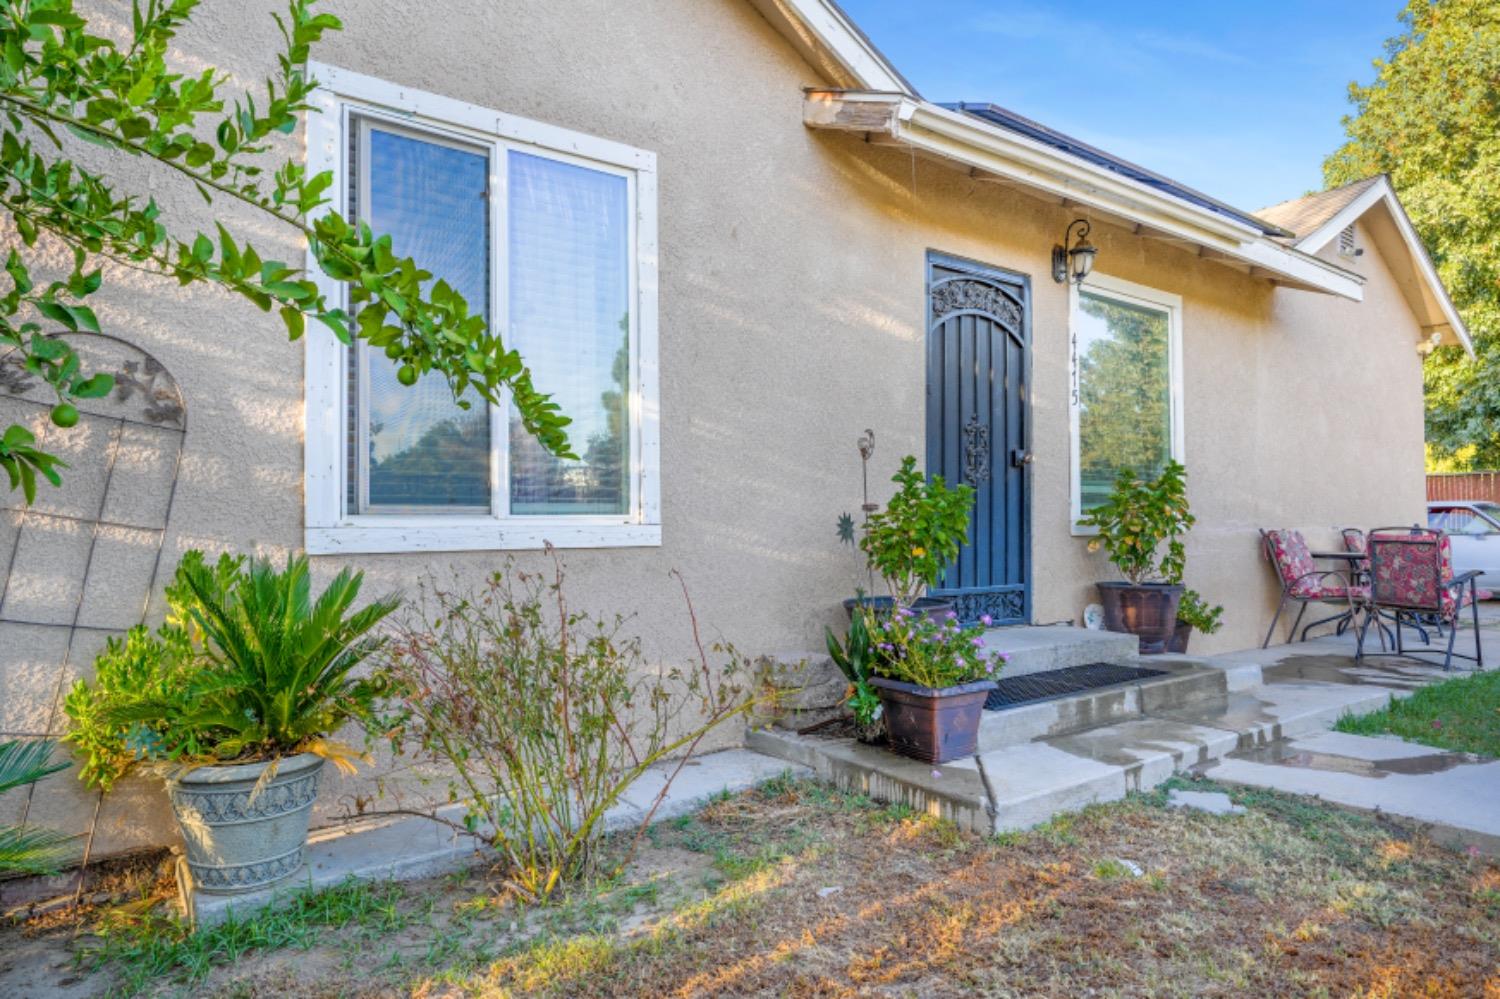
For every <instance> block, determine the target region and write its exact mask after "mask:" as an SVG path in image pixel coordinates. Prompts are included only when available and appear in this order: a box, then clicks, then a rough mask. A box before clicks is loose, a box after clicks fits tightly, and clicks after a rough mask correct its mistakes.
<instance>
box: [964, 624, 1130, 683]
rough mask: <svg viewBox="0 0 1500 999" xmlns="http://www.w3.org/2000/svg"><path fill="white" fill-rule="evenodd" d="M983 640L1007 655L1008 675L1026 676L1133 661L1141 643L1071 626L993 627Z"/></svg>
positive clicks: (1113, 633) (1124, 637)
mask: <svg viewBox="0 0 1500 999" xmlns="http://www.w3.org/2000/svg"><path fill="white" fill-rule="evenodd" d="M984 640H985V644H986V645H987V647H988V648H990V649H999V650H1000V651H1001V652H1004V653H1005V655H1006V663H1005V675H1006V676H1025V675H1027V674H1028V673H1040V672H1043V671H1044V670H1049V669H1062V668H1064V667H1066V666H1082V665H1083V664H1084V663H1120V662H1134V661H1135V660H1136V659H1137V658H1138V657H1139V655H1140V642H1139V640H1138V639H1137V638H1136V637H1135V636H1134V635H1122V634H1119V633H1118V632H1113V631H1091V630H1089V629H1088V628H1075V627H1072V626H1071V625H1015V626H1012V627H1006V628H991V629H990V630H989V631H986V632H985V633H984Z"/></svg>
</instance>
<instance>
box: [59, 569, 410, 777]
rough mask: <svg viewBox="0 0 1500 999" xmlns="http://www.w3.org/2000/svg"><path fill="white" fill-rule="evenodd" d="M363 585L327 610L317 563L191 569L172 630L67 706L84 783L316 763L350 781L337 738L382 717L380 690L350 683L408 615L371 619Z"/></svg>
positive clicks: (329, 599) (372, 684) (374, 606)
mask: <svg viewBox="0 0 1500 999" xmlns="http://www.w3.org/2000/svg"><path fill="white" fill-rule="evenodd" d="M362 581H363V573H354V574H351V573H350V572H349V571H348V570H345V571H343V572H340V573H339V574H338V575H337V576H336V577H334V579H333V581H332V582H331V583H329V585H328V587H327V588H326V589H324V590H323V592H322V593H321V594H319V595H318V596H317V598H316V599H314V598H313V595H312V580H311V571H310V569H309V566H308V561H307V557H306V556H298V557H293V558H289V559H288V560H287V563H286V568H285V569H284V570H280V571H278V570H277V569H276V568H275V567H274V566H273V565H271V563H270V562H268V561H263V560H252V561H250V562H249V564H248V566H247V565H246V560H245V559H244V558H243V557H239V558H236V557H231V556H229V555H223V556H221V557H220V558H219V560H218V562H217V563H216V564H215V565H213V566H212V567H210V566H209V565H208V564H207V563H206V562H205V560H204V557H203V553H202V552H199V551H190V552H188V553H187V554H186V555H184V556H183V559H182V562H181V563H180V564H179V565H178V567H177V573H176V576H175V578H174V579H173V582H172V583H171V585H169V586H168V587H167V590H166V595H167V605H168V608H169V614H168V617H167V621H166V623H164V624H163V625H162V626H161V627H160V628H158V629H156V631H155V632H154V633H153V632H150V631H148V630H147V629H146V628H145V627H144V626H138V627H136V628H133V629H131V631H130V632H129V633H128V634H127V635H126V636H125V638H124V639H123V640H121V639H111V640H110V641H109V643H108V645H107V647H106V648H105V651H104V652H103V653H102V654H101V655H100V656H99V658H98V660H97V661H96V662H95V678H94V680H93V682H92V683H90V682H85V681H83V680H80V681H78V682H77V683H76V684H74V686H73V689H72V690H71V691H69V692H68V696H67V698H66V700H65V701H64V710H65V711H66V712H67V715H68V717H69V718H70V719H71V720H72V723H73V725H72V729H71V731H69V733H68V734H67V736H66V737H65V740H66V741H67V742H68V743H69V744H71V745H72V746H73V747H74V749H75V750H77V751H78V752H79V753H80V754H81V755H82V756H83V758H84V763H83V768H82V770H81V772H80V777H81V778H82V779H83V780H84V781H86V782H88V783H89V784H92V785H97V786H99V787H101V788H104V789H105V790H108V789H109V788H110V787H111V786H112V785H113V784H114V782H115V781H116V780H118V779H119V778H120V777H121V776H122V775H123V774H124V773H125V772H126V771H127V770H128V769H129V768H130V767H131V766H133V765H134V764H136V763H137V762H140V761H156V762H170V763H228V762H250V761H256V760H270V759H276V758H278V757H281V756H285V755H289V754H292V753H299V752H314V753H318V754H320V755H323V756H326V757H328V758H330V759H332V760H333V761H334V762H335V763H337V764H339V765H340V766H344V767H352V764H350V763H349V758H350V757H351V756H353V755H355V751H353V750H351V749H349V747H345V746H340V745H337V744H335V743H332V742H330V741H329V740H328V739H327V738H326V737H327V736H328V735H329V734H331V733H332V732H334V731H335V730H337V729H338V728H340V727H341V726H342V725H343V724H344V723H345V722H347V721H350V720H362V719H366V718H368V717H370V715H371V711H372V706H373V702H374V699H375V698H376V696H377V695H378V694H379V693H380V689H381V688H380V685H379V683H378V682H377V681H374V680H371V679H356V678H354V677H352V676H351V673H352V671H353V670H354V668H355V667H356V666H358V665H359V664H360V663H361V662H363V661H364V660H365V659H367V658H368V657H369V656H370V655H371V653H373V652H374V651H375V650H376V649H378V648H379V647H380V645H381V642H382V640H381V639H380V638H379V637H376V636H373V635H371V634H370V632H371V631H372V630H373V629H374V627H375V626H376V624H378V623H379V622H380V621H381V619H383V618H384V617H386V615H388V614H390V613H391V612H392V611H393V610H395V609H396V607H397V606H398V605H399V600H398V599H396V598H392V597H387V598H385V599H382V600H377V601H375V602H374V603H371V604H369V605H368V606H366V607H363V608H361V609H359V610H354V609H353V607H354V603H355V601H356V599H357V598H358V596H359V590H360V584H361V582H362Z"/></svg>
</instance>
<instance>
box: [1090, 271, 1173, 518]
mask: <svg viewBox="0 0 1500 999" xmlns="http://www.w3.org/2000/svg"><path fill="white" fill-rule="evenodd" d="M1169 320H1170V315H1169V313H1168V312H1167V310H1165V309H1160V308H1153V307H1150V306H1146V305H1138V304H1135V303H1132V302H1125V301H1121V300H1119V299H1115V298H1109V297H1106V296H1103V295H1100V294H1097V293H1095V292H1081V293H1080V294H1079V314H1078V315H1077V316H1076V317H1075V331H1076V334H1077V337H1078V343H1077V351H1078V471H1079V490H1080V494H1081V495H1080V499H1081V503H1080V510H1081V512H1087V511H1089V510H1091V509H1093V508H1094V507H1096V506H1098V505H1099V504H1100V503H1101V502H1103V501H1104V499H1105V498H1106V497H1107V496H1108V495H1109V491H1110V489H1111V487H1112V486H1113V485H1114V481H1115V478H1116V476H1117V475H1118V474H1119V472H1120V470H1121V469H1127V468H1128V469H1130V470H1131V471H1132V472H1134V473H1135V474H1136V475H1138V476H1141V477H1143V478H1144V477H1154V476H1156V475H1159V474H1160V473H1161V471H1162V469H1163V468H1164V467H1165V465H1166V463H1167V461H1168V459H1170V458H1171V456H1172V385H1171V354H1170V341H1169V337H1170V322H1169Z"/></svg>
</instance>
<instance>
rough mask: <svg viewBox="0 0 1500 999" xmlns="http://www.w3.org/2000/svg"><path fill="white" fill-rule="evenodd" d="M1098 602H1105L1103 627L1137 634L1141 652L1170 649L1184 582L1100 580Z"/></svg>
mask: <svg viewBox="0 0 1500 999" xmlns="http://www.w3.org/2000/svg"><path fill="white" fill-rule="evenodd" d="M1096 585H1097V586H1098V587H1099V602H1100V603H1101V604H1103V605H1104V627H1105V628H1106V629H1107V630H1109V631H1121V632H1125V633H1126V634H1129V635H1135V636H1136V637H1137V638H1139V639H1140V642H1141V655H1143V656H1154V655H1159V654H1161V653H1163V652H1165V651H1167V643H1168V642H1170V641H1171V640H1172V633H1173V632H1174V631H1176V630H1177V606H1178V604H1180V603H1181V602H1182V589H1183V588H1182V586H1181V585H1180V584H1176V583H1098V584H1096Z"/></svg>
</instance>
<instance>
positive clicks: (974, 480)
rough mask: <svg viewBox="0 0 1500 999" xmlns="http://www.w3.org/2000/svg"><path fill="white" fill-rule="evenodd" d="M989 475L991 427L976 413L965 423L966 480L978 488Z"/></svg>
mask: <svg viewBox="0 0 1500 999" xmlns="http://www.w3.org/2000/svg"><path fill="white" fill-rule="evenodd" d="M989 477H990V428H989V427H988V426H987V425H986V424H983V423H980V422H979V414H978V413H974V414H973V415H971V416H970V417H969V422H968V423H965V424H964V481H965V482H967V483H968V484H969V485H971V486H974V487H976V488H977V487H978V486H979V484H980V483H981V482H983V481H984V480H985V479H988V478H989Z"/></svg>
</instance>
